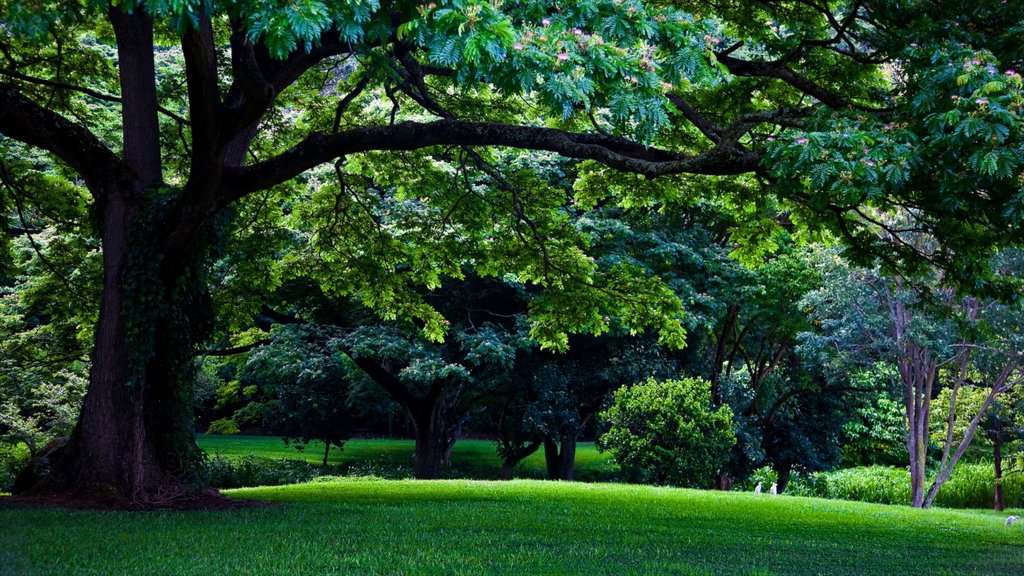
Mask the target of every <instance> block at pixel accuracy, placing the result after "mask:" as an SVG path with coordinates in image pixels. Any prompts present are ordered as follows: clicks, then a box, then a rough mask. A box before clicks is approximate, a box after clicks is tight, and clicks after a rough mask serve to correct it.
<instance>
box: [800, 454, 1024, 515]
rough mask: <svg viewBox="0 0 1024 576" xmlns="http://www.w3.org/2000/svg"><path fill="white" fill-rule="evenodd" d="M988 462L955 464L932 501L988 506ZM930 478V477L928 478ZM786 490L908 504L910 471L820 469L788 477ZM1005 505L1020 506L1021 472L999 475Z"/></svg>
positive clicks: (990, 486)
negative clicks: (804, 475) (816, 471)
mask: <svg viewBox="0 0 1024 576" xmlns="http://www.w3.org/2000/svg"><path fill="white" fill-rule="evenodd" d="M994 477H995V476H994V473H993V471H992V465H991V464H963V463H961V464H959V465H957V467H956V468H954V469H953V476H952V477H951V478H950V479H949V481H947V482H946V483H945V484H943V486H942V489H941V490H940V491H939V495H938V497H937V498H936V499H935V505H936V506H940V507H943V508H991V507H992V505H993V500H994V499H995V493H994V492H995V491H994V488H993V482H994ZM929 480H930V479H929ZM789 486H790V487H789V489H788V490H787V491H788V492H789V493H791V494H794V495H800V496H820V497H822V498H833V499H837V500H857V501H860V502H874V503H878V504H904V505H909V504H910V472H908V471H907V470H906V469H905V468H894V467H890V466H863V467H860V468H846V469H843V470H835V471H832V472H820V473H817V474H810V475H808V476H806V477H799V478H793V479H791V480H790V484H789ZM1003 501H1004V503H1005V504H1006V507H1007V508H1022V507H1024V474H1021V473H1013V474H1010V475H1008V476H1006V477H1004V478H1003Z"/></svg>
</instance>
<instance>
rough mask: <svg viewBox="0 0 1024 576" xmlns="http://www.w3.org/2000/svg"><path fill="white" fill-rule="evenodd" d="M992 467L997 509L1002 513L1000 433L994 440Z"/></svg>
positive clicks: (1001, 440)
mask: <svg viewBox="0 0 1024 576" xmlns="http://www.w3.org/2000/svg"><path fill="white" fill-rule="evenodd" d="M992 465H993V468H994V469H995V470H994V472H995V485H994V488H995V502H994V504H995V509H996V510H997V511H999V512H1002V511H1003V509H1005V508H1006V506H1004V505H1003V435H1002V434H1000V433H999V432H998V431H997V432H996V433H995V435H994V437H993V438H992Z"/></svg>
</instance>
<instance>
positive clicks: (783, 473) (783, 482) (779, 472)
mask: <svg viewBox="0 0 1024 576" xmlns="http://www.w3.org/2000/svg"><path fill="white" fill-rule="evenodd" d="M792 473H793V463H792V462H788V461H785V462H780V463H779V464H778V466H776V467H775V475H776V478H777V480H778V486H776V489H777V491H778V493H779V494H782V493H783V492H785V491H786V487H787V486H789V478H790V476H792Z"/></svg>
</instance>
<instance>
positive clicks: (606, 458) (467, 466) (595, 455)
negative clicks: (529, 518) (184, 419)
mask: <svg viewBox="0 0 1024 576" xmlns="http://www.w3.org/2000/svg"><path fill="white" fill-rule="evenodd" d="M196 441H197V442H198V443H199V447H200V448H202V449H203V450H205V451H206V453H207V454H210V455H211V456H212V455H215V454H220V455H222V456H225V457H227V458H241V457H244V456H248V455H254V456H259V457H261V458H271V459H283V458H292V459H299V460H305V461H307V462H312V463H314V464H320V463H321V462H323V458H324V444H323V442H319V441H312V442H310V443H309V444H308V445H307V446H306V447H305V448H303V450H302V451H299V450H296V449H295V447H294V446H290V445H287V444H285V443H284V442H283V441H282V440H281V439H280V438H277V437H274V436H215V435H207V434H199V435H198V436H196ZM413 446H414V442H413V441H412V440H394V439H387V438H384V439H363V438H356V439H352V440H349V441H347V442H345V448H344V450H338V448H337V447H331V452H330V454H329V456H328V459H327V463H328V465H333V466H342V467H345V468H350V467H353V466H358V467H360V469H363V470H366V471H369V472H372V471H373V469H374V466H392V467H395V466H400V467H405V468H408V470H409V472H411V470H412V457H413ZM451 468H452V471H451V475H452V476H457V477H471V478H477V479H493V478H497V475H498V470H499V469H500V468H501V459H500V458H499V457H498V453H497V452H496V451H495V445H494V442H491V441H490V440H459V441H458V442H456V443H455V447H454V448H453V449H452V467H451ZM515 474H516V476H519V477H525V478H538V479H539V478H544V477H545V468H544V451H543V449H541V450H538V451H537V452H536V453H534V454H533V455H531V456H530V457H528V458H526V459H525V460H524V461H523V462H522V463H520V464H519V466H517V467H516V470H515ZM618 475H619V467H618V466H617V465H616V464H615V463H614V462H612V457H611V454H609V453H607V452H598V450H597V447H596V446H595V445H594V443H593V442H581V443H580V444H579V446H578V447H577V449H576V477H577V478H578V479H580V480H587V481H595V480H613V479H618Z"/></svg>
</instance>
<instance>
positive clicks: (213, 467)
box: [203, 454, 323, 488]
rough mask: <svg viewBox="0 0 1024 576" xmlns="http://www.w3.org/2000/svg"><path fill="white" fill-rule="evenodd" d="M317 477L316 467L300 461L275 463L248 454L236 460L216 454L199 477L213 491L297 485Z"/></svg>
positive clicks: (275, 460)
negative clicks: (202, 478)
mask: <svg viewBox="0 0 1024 576" xmlns="http://www.w3.org/2000/svg"><path fill="white" fill-rule="evenodd" d="M321 475H323V469H322V468H321V467H320V466H317V465H315V464H312V463H309V462H306V461H304V460H277V459H271V458H261V457H259V456H254V455H252V454H249V455H247V456H243V457H242V458H240V459H238V460H232V459H229V458H226V457H224V456H221V455H220V454H217V455H215V456H213V457H212V458H210V459H208V460H207V461H206V463H205V464H204V466H203V477H204V479H205V480H206V482H207V483H208V484H209V485H210V486H213V487H214V488H242V487H248V486H280V485H283V484H300V483H303V482H309V481H310V480H312V479H313V478H315V477H317V476H321Z"/></svg>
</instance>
